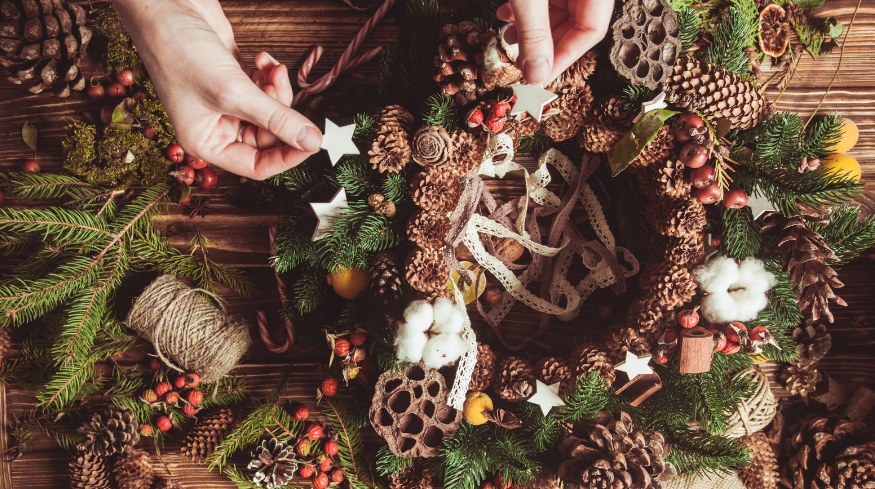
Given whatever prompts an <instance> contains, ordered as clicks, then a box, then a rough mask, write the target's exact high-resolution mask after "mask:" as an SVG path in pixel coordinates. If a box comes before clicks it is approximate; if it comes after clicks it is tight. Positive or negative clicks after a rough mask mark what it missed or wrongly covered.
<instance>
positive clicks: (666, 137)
mask: <svg viewBox="0 0 875 489" xmlns="http://www.w3.org/2000/svg"><path fill="white" fill-rule="evenodd" d="M672 154H674V133H673V132H672V131H671V128H670V127H669V126H668V125H664V126H662V128H660V130H659V132H658V133H657V134H656V137H655V138H653V141H650V142H649V143H647V146H644V149H642V150H641V154H640V155H638V157H637V158H635V160H633V161H632V163H629V167H628V168H629V170H630V171H633V172H640V171H642V170H644V169H645V168H648V167H658V168H661V167H664V166H666V164H667V163H668V159H669V157H670V156H672ZM681 170H682V171H681V179H683V164H681ZM638 181H639V182H640V183H641V189H642V190H644V189H645V188H656V187H655V186H653V185H652V184H651V183H650V182H649V179H647V178H646V177H645V178H642V177H640V176H639V177H638ZM687 185H688V186H689V184H687ZM648 197H649V195H648ZM651 200H652V198H651Z"/></svg>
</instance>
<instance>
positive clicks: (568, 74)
mask: <svg viewBox="0 0 875 489" xmlns="http://www.w3.org/2000/svg"><path fill="white" fill-rule="evenodd" d="M598 55H599V53H598V51H596V50H595V49H591V50H589V51H587V52H586V54H584V55H583V56H581V57H580V59H578V60H577V61H575V62H574V64H573V65H571V66H570V67H568V69H567V70H565V71H563V72H562V74H561V75H559V78H557V79H556V81H555V82H554V83H553V84H552V85H551V86H552V87H575V88H583V87H588V86H589V85H587V84H586V80H587V79H588V78H589V77H590V75H592V74H593V72H594V71H595V67H596V58H598Z"/></svg>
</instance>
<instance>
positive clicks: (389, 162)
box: [368, 105, 413, 173]
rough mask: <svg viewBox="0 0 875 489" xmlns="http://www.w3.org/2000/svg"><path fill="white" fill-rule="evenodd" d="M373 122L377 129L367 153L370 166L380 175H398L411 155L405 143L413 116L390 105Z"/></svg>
mask: <svg viewBox="0 0 875 489" xmlns="http://www.w3.org/2000/svg"><path fill="white" fill-rule="evenodd" d="M374 120H375V121H376V122H377V129H376V132H375V134H374V139H373V141H372V143H371V149H370V150H369V151H368V155H369V156H370V157H371V159H370V161H371V166H372V167H373V168H374V169H375V170H379V171H380V173H383V172H389V173H398V172H399V171H401V169H403V168H404V167H405V166H406V165H407V162H408V161H410V157H411V155H412V154H413V150H412V149H411V148H410V143H409V142H408V141H407V138H408V133H407V131H408V130H409V129H410V124H412V123H413V114H411V113H410V112H408V111H407V110H406V109H405V108H404V107H401V106H400V105H390V106H388V107H385V108H384V109H382V110H380V111H379V112H378V113H377V114H376V115H375V116H374Z"/></svg>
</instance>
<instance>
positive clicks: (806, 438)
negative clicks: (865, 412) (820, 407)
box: [778, 414, 875, 489]
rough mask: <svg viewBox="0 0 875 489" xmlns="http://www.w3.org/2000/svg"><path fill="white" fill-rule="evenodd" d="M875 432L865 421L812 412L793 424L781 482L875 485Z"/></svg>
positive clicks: (802, 488)
mask: <svg viewBox="0 0 875 489" xmlns="http://www.w3.org/2000/svg"><path fill="white" fill-rule="evenodd" d="M873 440H875V436H873V434H872V432H871V431H869V428H868V427H867V426H866V424H865V423H855V422H852V421H849V420H848V419H847V418H845V417H844V416H838V415H829V416H820V415H817V414H811V415H809V416H808V417H807V418H806V419H804V420H803V421H801V422H800V423H799V424H796V425H794V426H793V427H791V428H790V436H789V437H788V438H787V441H786V442H785V444H784V450H783V453H782V457H781V458H780V459H779V460H778V465H779V466H780V467H781V482H782V483H783V484H784V485H785V486H787V487H789V488H792V489H809V488H817V489H826V488H834V489H852V488H853V489H856V488H865V487H872V486H873V485H875V465H873V463H875V441H873Z"/></svg>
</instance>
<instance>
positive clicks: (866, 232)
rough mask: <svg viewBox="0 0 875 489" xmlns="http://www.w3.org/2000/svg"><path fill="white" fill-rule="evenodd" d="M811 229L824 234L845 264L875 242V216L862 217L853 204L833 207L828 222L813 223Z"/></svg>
mask: <svg viewBox="0 0 875 489" xmlns="http://www.w3.org/2000/svg"><path fill="white" fill-rule="evenodd" d="M810 227H811V230H812V231H814V232H816V233H817V234H819V235H821V236H823V238H824V240H825V241H826V243H827V245H829V247H830V248H831V249H832V250H833V251H834V252H835V253H836V255H838V257H839V260H840V261H839V262H838V263H836V264H833V265H832V266H833V267H836V266H839V265H844V264H846V263H848V262H849V261H851V260H852V259H854V258H855V257H856V256H857V255H859V254H860V253H862V252H864V251H866V250H867V249H869V248H870V247H871V246H872V245H873V244H875V216H868V217H866V218H865V219H862V220H861V219H860V210H859V208H858V207H856V206H853V205H842V206H839V207H835V208H833V209H832V212H830V214H829V222H828V223H827V224H825V225H824V224H817V223H815V224H811V225H810Z"/></svg>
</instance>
